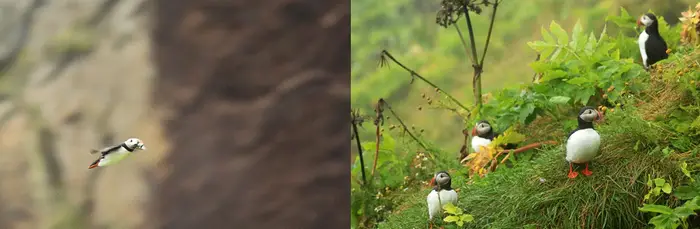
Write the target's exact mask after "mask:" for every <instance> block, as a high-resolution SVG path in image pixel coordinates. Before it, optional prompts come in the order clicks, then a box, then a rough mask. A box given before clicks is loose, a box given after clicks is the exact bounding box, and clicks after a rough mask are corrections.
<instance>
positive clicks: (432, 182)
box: [430, 177, 435, 187]
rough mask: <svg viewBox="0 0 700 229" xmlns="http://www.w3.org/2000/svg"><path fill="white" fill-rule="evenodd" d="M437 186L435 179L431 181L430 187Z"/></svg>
mask: <svg viewBox="0 0 700 229" xmlns="http://www.w3.org/2000/svg"><path fill="white" fill-rule="evenodd" d="M432 186H435V177H433V179H430V187H432Z"/></svg>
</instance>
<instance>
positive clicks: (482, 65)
mask: <svg viewBox="0 0 700 229" xmlns="http://www.w3.org/2000/svg"><path fill="white" fill-rule="evenodd" d="M499 3H500V1H496V2H495V3H493V12H491V23H490V24H489V32H488V34H487V35H486V44H484V52H483V53H481V61H480V62H479V66H480V67H482V68H483V67H484V59H485V57H486V51H487V50H488V49H489V42H490V41H491V32H492V31H493V23H494V22H495V21H496V10H497V9H498V4H499Z"/></svg>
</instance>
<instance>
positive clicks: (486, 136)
mask: <svg viewBox="0 0 700 229" xmlns="http://www.w3.org/2000/svg"><path fill="white" fill-rule="evenodd" d="M498 135H499V134H496V133H494V132H493V129H492V128H491V123H489V122H488V121H486V120H481V121H479V122H477V123H476V125H475V126H474V128H473V129H472V136H473V137H472V149H473V150H474V152H478V151H479V150H480V148H481V146H488V145H489V144H491V141H493V139H494V138H496V137H497V136H498ZM517 147H518V145H517V144H506V145H505V146H503V149H515V148H517Z"/></svg>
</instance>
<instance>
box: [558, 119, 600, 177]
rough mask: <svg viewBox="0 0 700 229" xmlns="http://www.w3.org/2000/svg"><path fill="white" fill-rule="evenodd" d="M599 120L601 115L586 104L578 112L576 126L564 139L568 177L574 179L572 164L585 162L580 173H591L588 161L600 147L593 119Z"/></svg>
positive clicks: (588, 174)
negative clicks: (584, 167) (584, 166)
mask: <svg viewBox="0 0 700 229" xmlns="http://www.w3.org/2000/svg"><path fill="white" fill-rule="evenodd" d="M597 120H601V115H600V113H598V111H596V109H595V108H593V107H590V106H586V107H583V108H581V111H579V113H578V128H576V129H575V130H574V131H572V132H571V133H570V134H569V137H568V138H567V139H566V161H568V162H569V175H568V176H569V178H571V179H574V178H576V176H578V172H575V171H574V169H573V164H582V163H585V164H586V169H584V170H583V171H582V172H581V173H583V175H586V176H590V175H591V174H593V172H591V171H590V170H588V163H589V162H590V161H591V160H592V159H593V158H594V157H595V156H596V155H597V154H598V150H599V149H600V135H599V134H598V132H597V131H595V129H593V121H597Z"/></svg>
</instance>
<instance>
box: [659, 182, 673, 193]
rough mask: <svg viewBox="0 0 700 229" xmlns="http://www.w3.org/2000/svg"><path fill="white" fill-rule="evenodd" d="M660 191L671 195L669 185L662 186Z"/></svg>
mask: <svg viewBox="0 0 700 229" xmlns="http://www.w3.org/2000/svg"><path fill="white" fill-rule="evenodd" d="M661 190H662V191H664V193H666V194H671V185H670V184H668V183H666V184H664V186H663V187H662V188H661Z"/></svg>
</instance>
